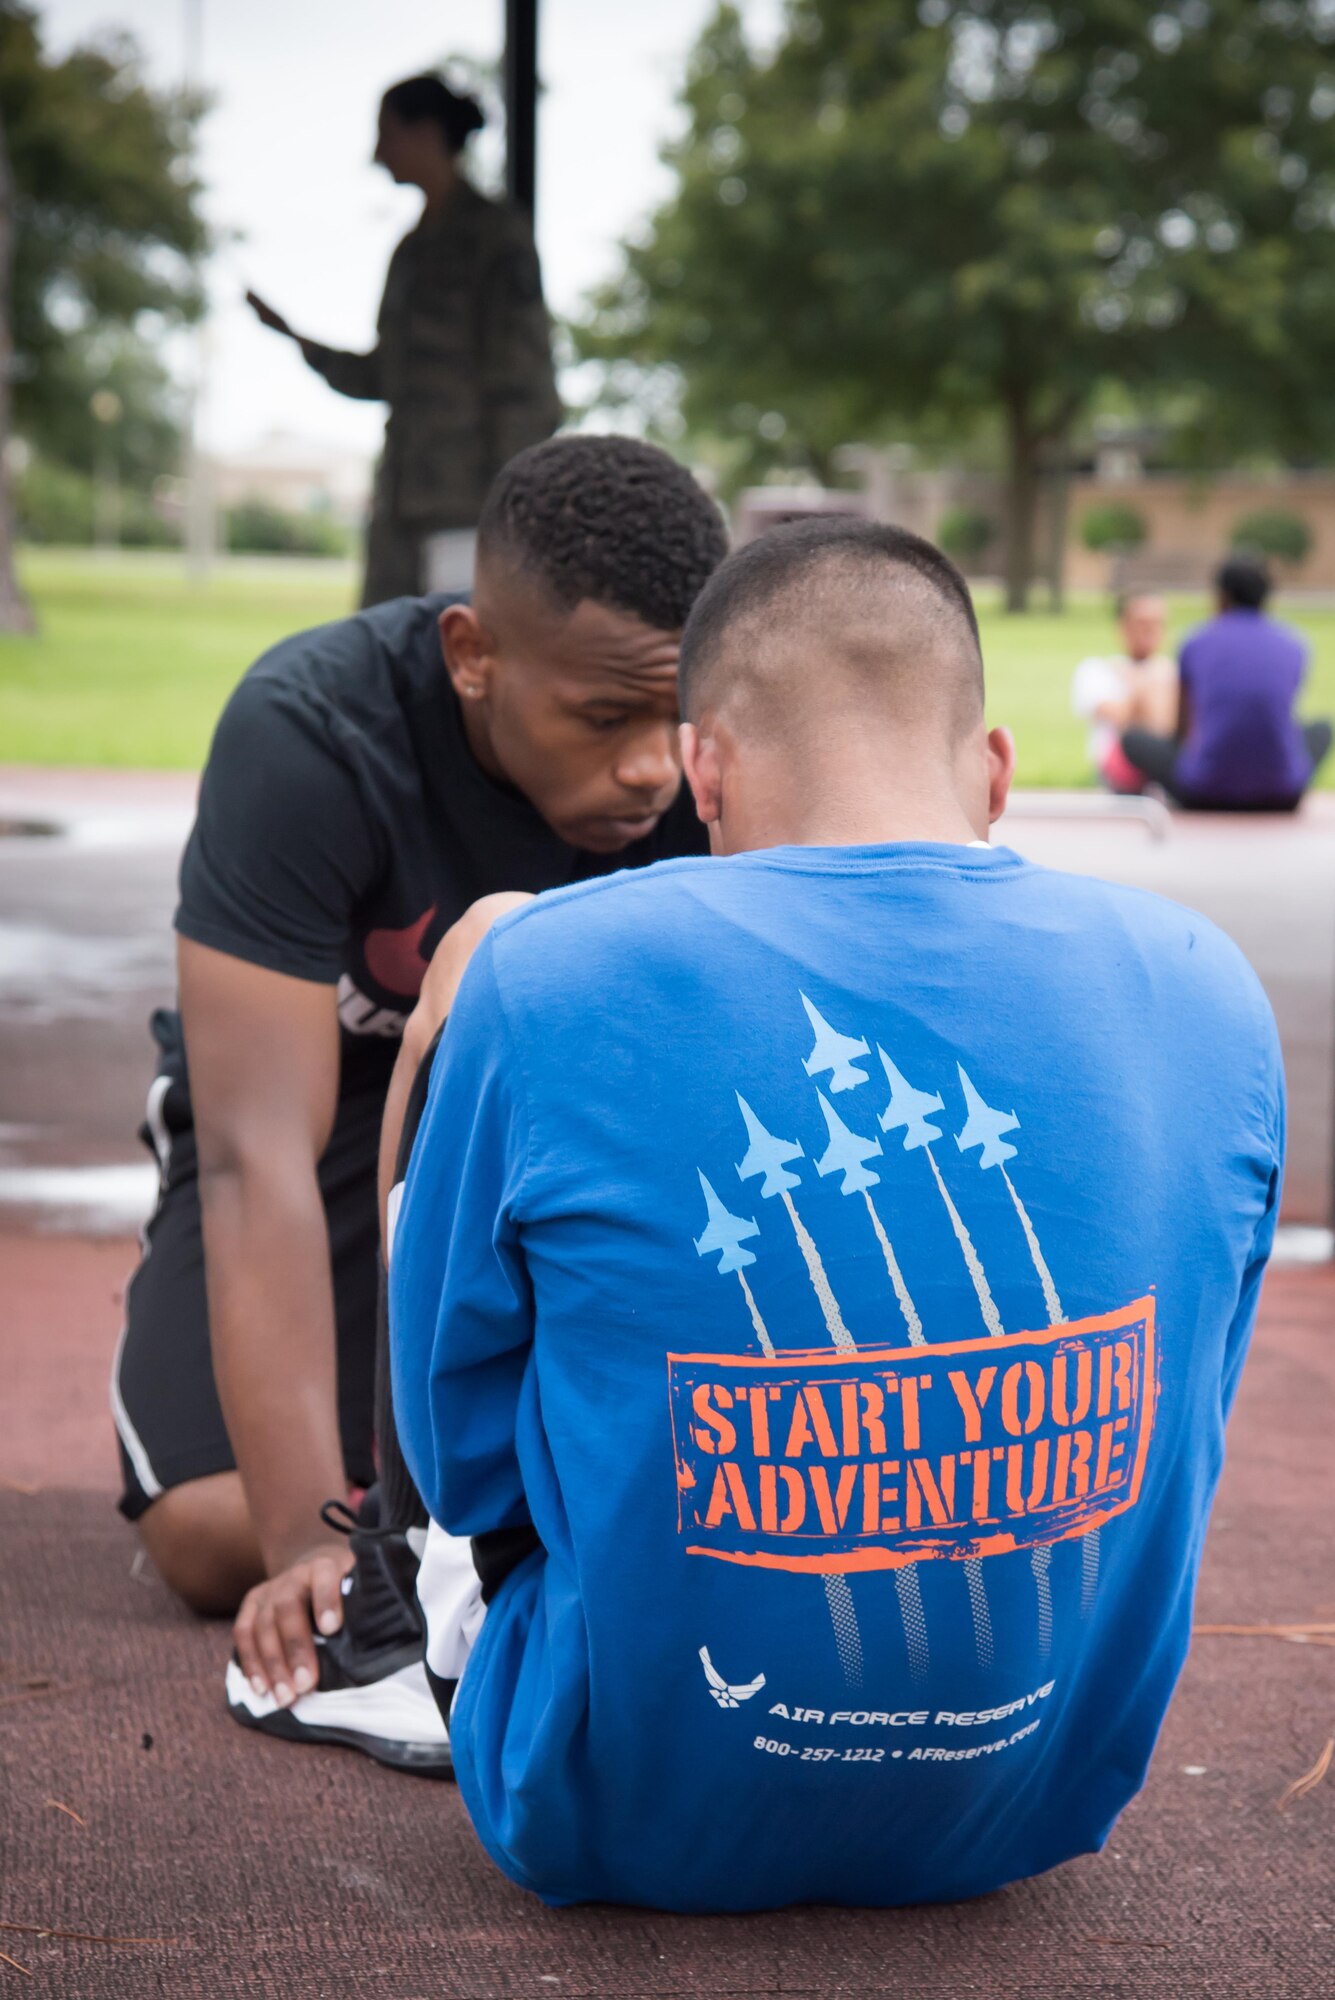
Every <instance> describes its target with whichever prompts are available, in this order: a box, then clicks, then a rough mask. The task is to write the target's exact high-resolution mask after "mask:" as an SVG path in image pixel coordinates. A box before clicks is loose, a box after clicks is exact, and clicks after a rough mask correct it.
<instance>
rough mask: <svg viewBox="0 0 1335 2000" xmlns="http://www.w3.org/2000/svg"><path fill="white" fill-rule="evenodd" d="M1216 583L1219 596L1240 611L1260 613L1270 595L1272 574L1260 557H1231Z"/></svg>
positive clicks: (1217, 573)
mask: <svg viewBox="0 0 1335 2000" xmlns="http://www.w3.org/2000/svg"><path fill="white" fill-rule="evenodd" d="M1214 581H1215V589H1216V590H1217V591H1218V592H1219V595H1220V596H1221V597H1226V598H1227V599H1228V601H1229V603H1230V604H1233V605H1236V607H1237V609H1238V610H1239V611H1259V610H1260V609H1261V606H1262V605H1263V604H1264V603H1265V601H1266V599H1267V597H1269V595H1270V572H1269V570H1268V569H1267V568H1266V566H1265V564H1264V563H1263V562H1262V561H1261V559H1260V557H1259V556H1230V557H1229V559H1228V561H1227V562H1224V563H1221V564H1220V565H1219V568H1218V569H1217V570H1216V571H1215V579H1214Z"/></svg>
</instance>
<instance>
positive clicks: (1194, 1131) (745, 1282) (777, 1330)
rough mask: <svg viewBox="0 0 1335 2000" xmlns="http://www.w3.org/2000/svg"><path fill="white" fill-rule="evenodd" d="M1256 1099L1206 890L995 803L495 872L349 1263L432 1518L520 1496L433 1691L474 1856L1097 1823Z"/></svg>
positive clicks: (931, 1894)
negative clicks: (386, 1213)
mask: <svg viewBox="0 0 1335 2000" xmlns="http://www.w3.org/2000/svg"><path fill="white" fill-rule="evenodd" d="M1283 1116H1284V1114H1283V1085H1282V1077H1281V1069H1280V1056H1279V1048H1278V1043H1277V1039H1276V1035H1275V1029H1274V1023H1273V1020H1272V1017H1271V1014H1270V1010H1269V1007H1268V1005H1267V1003H1266V1000H1265V998H1264V996H1263V994H1262V992H1261V989H1260V987H1259V985H1258V983H1257V981H1256V979H1255V977H1254V976H1253V974H1252V973H1251V971H1250V970H1249V968H1248V967H1247V965H1246V964H1245V962H1244V961H1243V959H1242V957H1241V955H1240V954H1239V953H1238V951H1237V950H1236V949H1235V948H1234V946H1233V945H1232V944H1231V943H1230V942H1229V941H1228V940H1227V939H1226V938H1225V937H1224V936H1222V935H1221V933H1220V932H1219V931H1217V930H1215V929H1214V928H1213V926H1212V925H1210V924H1209V923H1207V922H1206V921H1205V920H1204V919H1203V918H1202V917H1199V916H1197V915H1195V914H1193V913H1192V912H1191V911H1188V910H1185V909H1182V908H1180V907H1178V906H1176V905H1174V904H1171V903H1168V902H1164V901H1161V900H1160V899H1158V898H1157V897H1154V896H1150V895H1147V894H1144V893H1142V892H1139V891H1134V890H1127V889H1123V888H1119V887H1114V886H1111V885H1109V884H1106V883H1102V882H1095V881H1091V880H1086V879H1082V878H1078V877H1074V876H1067V875H1062V874H1056V873H1052V872H1050V871H1047V870H1044V869H1039V868H1035V867H1031V866H1030V865H1029V864H1028V863H1026V862H1024V861H1022V860H1021V859H1020V858H1019V857H1018V856H1016V855H1015V854H1013V853H1010V852H1009V851H1007V850H1006V849H992V850H986V851H985V850H981V849H978V850H972V849H969V848H966V847H961V846H949V845H908V844H905V845H895V846H883V847H859V848H846V849H834V848H826V849H821V848H782V849H775V850H770V851H766V852H763V853H755V854H747V855H739V856H736V857H733V858H731V859H728V860H721V861H707V860H700V861H679V862H669V863H665V864H662V865H661V866H657V867H654V868H652V869H650V870H648V871H646V872H645V873H643V874H641V875H638V876H634V877H632V876H629V875H621V876H618V877H615V878H613V879H611V880H610V881H607V882H604V883H598V884H590V885H588V886H587V887H582V888H578V889H572V890H564V891H558V892H556V893H554V894H551V895H548V896H544V897H542V898H541V899H540V900H539V901H538V902H536V903H535V904H533V905H532V906H531V908H530V909H528V910H527V911H525V912H524V913H523V914H521V915H519V916H518V917H516V918H512V919H509V920H507V921H505V922H504V923H502V924H501V925H499V926H498V927H497V928H496V930H495V931H494V932H493V933H492V935H491V937H490V938H489V939H488V940H487V942H486V943H484V944H483V945H482V946H481V948H480V949H479V951H478V953H477V956H476V958H475V960H474V962H473V964H472V966H471V967H470V968H469V971H468V974H467V977H466V979H465V981H464V984H463V986H462V988H461V989H460V993H459V996H458V1000H457V1003H456V1007H455V1011H454V1013H453V1015H452V1017H451V1020H450V1023H449V1026H448V1028H447V1030H446V1033H445V1037H444V1040H443V1043H442V1045H441V1051H440V1054H439V1056H438V1058H437V1063H436V1070H435V1075H434V1079H433V1084H432V1091H431V1099H430V1103H429V1106H428V1110H427V1115H426V1119H425V1122H424V1124H423V1126H422V1129H421V1132H420V1134H419V1138H418V1142H417V1146H416V1150H415V1154H414V1158H413V1162H412V1167H411V1170H410V1173H409V1176H408V1182H407V1188H406V1192H405V1196H404V1202H403V1207H402V1209H401V1212H400V1216H399V1223H398V1230H397V1235H396V1241H395V1251H394V1261H393V1267H392V1276H391V1293H392V1327H393V1360H394V1394H395V1406H396V1411H397V1416H398V1423H399V1428H400V1430H401V1433H402V1438H403V1443H404V1447H405V1450H406V1454H407V1458H408V1462H409V1465H410V1466H411V1468H412V1471H413V1474H414V1476H415V1478H416V1479H417V1481H418V1484H419V1486H420V1489H421V1492H422V1494H423V1497H424V1498H425V1500H426V1503H427V1506H428V1508H429V1510H430V1512H431V1514H432V1516H433V1518H434V1519H435V1520H437V1521H438V1522H440V1523H441V1524H443V1525H444V1526H445V1527H446V1528H448V1529H449V1530H451V1531H453V1532H455V1533H457V1534H461V1535H476V1534H479V1533H481V1532H483V1531H486V1530H489V1529H496V1528H502V1527H515V1526H519V1525H521V1524H524V1523H527V1522H530V1521H531V1522H532V1524H533V1525H534V1527H535V1528H536V1530H537V1533H538V1536H539V1538H540V1540H541V1544H542V1547H541V1550H540V1551H538V1552H537V1553H536V1554H534V1555H532V1556H530V1557H529V1558H528V1559H527V1560H526V1561H525V1562H524V1563H523V1564H522V1565H521V1566H520V1567H519V1568H517V1569H516V1570H515V1571H514V1572H513V1573H512V1574H511V1575H510V1576H509V1577H508V1579H507V1580H506V1582H505V1583H504V1584H503V1585H502V1587H501V1589H500V1590H499V1591H498V1593H497V1594H496V1596H495V1598H494V1599H493V1601H492V1603H491V1605H490V1608H489V1610H488V1612H487V1615H486V1619H485V1623H484V1624H483V1626H482V1630H481V1634H480V1637H479V1639H478V1641H477V1645H476V1648H475V1650H474V1652H473V1654H472V1657H471V1659H470V1660H469V1663H468V1665H467V1667H466V1669H465V1671H464V1675H463V1678H462V1681H461V1684H460V1690H459V1694H458V1698H457V1700H456V1703H455V1707H454V1712H453V1718H452V1723H451V1734H452V1737H453V1742H454V1753H455V1759H456V1763H457V1768H458V1774H459V1783H460V1787H461V1790H462V1792H463V1797H464V1800H465V1802H466V1804H467V1807H468V1810H469V1812H470V1814H471V1815H472V1818H473V1821H474V1824H475V1825H476V1827H477V1830H478V1832H479V1834H480V1835H481V1838H482V1840H483V1842H484V1843H485V1845H486V1847H487V1849H488V1851H489V1852H490V1854H491V1855H492V1857H493V1858H494V1859H495V1860H496V1862H497V1863H498V1864H499V1865H500V1867H501V1868H503V1869H504V1870H505V1872H506V1873H507V1874H508V1875H509V1876H511V1877H512V1879H513V1880H514V1881H516V1882H518V1883H520V1884H522V1885H523V1886H525V1887H527V1888H529V1889H532V1890H534V1891H536V1893H537V1894H538V1895H540V1896H542V1897H543V1898H545V1899H546V1900H548V1901H549V1902H553V1903H560V1902H569V1901H582V1900H607V1901H621V1902H634V1903H644V1904H652V1905H658V1906H662V1907H666V1908H669V1909H678V1910H744V1909H752V1908H762V1907H766V1906H773V1905H779V1904H785V1903H792V1902H808V1901H810V1902H830V1903H849V1904H891V1903H901V1902H914V1901H921V1900H929V1899H946V1898H956V1897H964V1896H973V1895H979V1894H981V1893H983V1892H985V1891H987V1890H990V1889H993V1888H996V1887H997V1886H998V1885H1000V1884H1002V1883H1004V1882H1008V1881H1011V1880H1013V1879H1015V1878H1016V1877H1019V1876H1025V1875H1030V1874H1033V1873H1036V1872H1037V1871H1039V1870H1041V1869H1045V1868H1049V1867H1052V1866H1053V1865H1054V1864H1055V1863H1057V1862H1060V1861H1063V1860H1065V1859H1066V1858H1067V1857H1068V1856H1070V1855H1074V1854H1080V1853H1083V1852H1086V1851H1088V1850H1091V1849H1096V1848H1098V1847H1099V1846H1100V1845H1101V1844H1102V1843H1103V1841H1104V1840H1105V1838H1106V1837H1107V1834H1108V1831H1109V1829H1110V1827H1111V1826H1112V1823H1113V1821H1114V1820H1115V1818H1116V1816H1117V1814H1118V1813H1119V1812H1120V1811H1121V1810H1122V1808H1123V1806H1125V1804H1126V1803H1127V1801H1128V1799H1130V1798H1131V1797H1132V1795H1133V1794H1134V1793H1135V1792H1136V1790H1137V1789H1138V1788H1139V1786H1140V1784H1141V1783H1142V1780H1143V1778H1144V1775H1145V1769H1146V1765H1147V1762H1148V1760H1149V1756H1150V1753H1151V1751H1152V1749H1153V1747H1154V1742H1155V1738H1156V1735H1157V1733H1158V1730H1159V1726H1160V1723H1161V1721H1162V1719H1163V1715H1164V1711H1165V1709H1166V1707H1167V1704H1168V1700H1169V1696H1170V1695H1171V1693H1172V1690H1173V1686H1174V1683H1175V1681H1176V1679H1177V1676H1178V1673H1179V1671H1180V1669H1181V1666H1182V1663H1183V1659H1184V1657H1185V1655H1186V1651H1187V1643H1188V1636H1189V1631H1190V1623H1191V1606H1192V1594H1193V1589H1194V1586H1195V1581H1196V1572H1197V1567H1198V1564H1199V1560H1200V1554H1201V1545H1202V1540H1203V1537H1204V1533H1205V1526H1206V1517H1207V1514H1208V1510H1209V1506H1210V1500H1211V1496H1212V1494H1213V1492H1214V1489H1215V1484H1216V1481H1217V1479H1218V1476H1219V1470H1220V1464H1221V1460H1222V1456H1223V1447H1224V1422H1225V1418H1226V1416H1227V1414H1228V1410H1229V1407H1230V1405H1231V1403H1232V1400H1233V1395H1234V1391H1235V1389H1236V1387H1237V1381H1238V1374H1239V1370H1240V1368H1241V1365H1242V1360H1243V1356H1244V1353H1245V1350H1246V1346H1247V1341H1248V1337H1249V1334H1250V1331H1251V1325H1252V1320H1253V1316H1254V1313H1255V1308H1256V1300H1257V1292H1258V1288H1259V1284H1260V1278H1261V1272H1262V1268H1263V1265H1264V1263H1265V1259H1266V1256H1267V1254H1268V1252H1269V1249H1270V1245H1271V1240H1272V1236H1273V1232H1274V1225H1275V1216H1276V1210H1277V1205H1278V1190H1279V1180H1280V1171H1281V1158H1282V1150H1283Z"/></svg>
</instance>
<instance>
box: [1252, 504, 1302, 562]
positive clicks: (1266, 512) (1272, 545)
mask: <svg viewBox="0 0 1335 2000" xmlns="http://www.w3.org/2000/svg"><path fill="white" fill-rule="evenodd" d="M1233 547H1234V548H1235V549H1236V550H1237V551H1238V553H1239V554H1247V555H1258V556H1270V557H1272V558H1274V559H1275V560H1277V561H1279V562H1286V563H1293V564H1294V565H1295V567H1296V565H1297V564H1298V563H1301V562H1305V561H1306V560H1307V557H1308V556H1309V555H1310V554H1311V552H1312V530H1311V528H1310V527H1309V526H1308V524H1307V522H1306V521H1305V520H1304V519H1303V517H1302V515H1301V514H1290V513H1289V512H1288V511H1287V510H1286V509H1285V508H1283V507H1263V508H1262V509H1261V510H1260V512H1259V513H1256V514H1245V515H1244V516H1243V518H1242V519H1241V520H1240V521H1236V522H1234V524H1233Z"/></svg>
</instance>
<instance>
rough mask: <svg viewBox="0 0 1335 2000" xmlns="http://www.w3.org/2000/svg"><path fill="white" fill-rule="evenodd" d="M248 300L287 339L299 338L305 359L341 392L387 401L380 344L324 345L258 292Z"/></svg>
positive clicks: (257, 314) (263, 322)
mask: <svg viewBox="0 0 1335 2000" xmlns="http://www.w3.org/2000/svg"><path fill="white" fill-rule="evenodd" d="M246 304H247V305H248V306H249V307H250V308H251V311H252V312H253V313H254V314H255V317H256V318H257V319H258V320H259V322H260V325H261V326H267V327H268V328H269V329H270V330H271V331H272V332H274V333H281V334H282V335H283V336H284V338H285V339H287V340H295V341H296V343H297V346H298V347H299V348H300V349H301V353H302V358H303V360H304V361H305V362H306V363H307V365H308V366H309V367H311V368H313V369H314V370H315V372H316V374H317V375H322V376H323V377H324V379H325V381H326V382H327V383H328V384H329V386H330V388H331V389H333V390H335V391H336V392H337V394H338V395H340V396H352V397H354V398H355V399H356V400H357V401H359V402H364V403H378V402H383V401H384V390H383V388H382V386H381V379H380V349H379V347H378V346H377V347H373V348H372V349H371V352H370V353H369V354H353V353H350V352H348V351H347V350H345V349H344V348H340V347H324V346H322V345H321V343H320V342H319V341H318V340H308V339H307V338H306V336H305V335H304V334H300V333H297V332H296V331H295V330H294V329H293V328H292V327H291V326H289V325H288V323H287V321H286V320H285V319H284V318H283V315H282V314H281V313H279V312H275V311H274V309H273V307H272V306H271V305H269V304H267V302H266V301H265V300H264V299H262V298H260V297H259V296H258V294H257V293H255V292H247V293H246Z"/></svg>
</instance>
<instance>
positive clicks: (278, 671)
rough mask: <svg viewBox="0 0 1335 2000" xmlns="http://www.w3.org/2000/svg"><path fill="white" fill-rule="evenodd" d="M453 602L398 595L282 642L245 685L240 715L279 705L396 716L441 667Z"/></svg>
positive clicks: (236, 705) (356, 717) (359, 718)
mask: <svg viewBox="0 0 1335 2000" xmlns="http://www.w3.org/2000/svg"><path fill="white" fill-rule="evenodd" d="M445 601H447V600H444V599H441V600H437V599H435V598H423V597H400V598H395V599H393V600H392V601H391V602H390V603H388V604H379V605H375V606H373V607H372V608H371V609H370V610H367V611H358V612H354V613H353V614H352V615H351V616H350V617H348V618H336V619H333V620H331V621H330V623H329V624H327V625H314V626H310V627H308V628H307V629H306V630H305V631H302V632H294V633H293V634H291V636H290V637H288V638H286V639H280V640H279V642H278V644H277V645H276V646H271V647H270V648H269V650H268V652H266V653H261V655H260V657H259V658H258V659H257V660H256V662H255V664H254V665H253V666H252V667H251V668H250V669H249V670H248V672H247V673H246V674H245V675H244V676H243V677H242V679H241V680H240V682H239V683H238V684H237V687H236V689H235V691H234V693H233V695H232V698H231V702H230V704H229V707H230V709H231V710H232V711H233V719H234V720H236V719H238V718H240V717H246V716H251V715H255V714H257V713H258V714H262V713H264V712H267V711H272V710H275V709H277V710H287V711H289V712H291V711H293V710H299V711H304V712H307V713H311V714H316V715H320V714H327V715H330V716H338V717H343V718H345V719H346V720H348V721H349V722H360V723H362V724H365V723H367V722H370V721H372V720H373V719H374V718H375V717H376V716H377V715H381V714H393V713H394V711H395V710H397V709H399V708H401V707H402V706H403V704H404V702H405V700H411V698H412V694H413V692H414V689H415V687H416V685H417V683H418V682H425V680H426V679H427V677H428V676H429V675H430V674H431V673H432V672H433V671H434V670H436V669H438V667H439V645H438V641H437V638H436V621H437V619H438V618H439V615H440V607H441V604H442V603H443V602H445Z"/></svg>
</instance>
